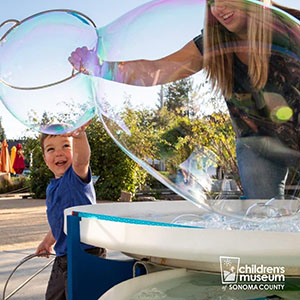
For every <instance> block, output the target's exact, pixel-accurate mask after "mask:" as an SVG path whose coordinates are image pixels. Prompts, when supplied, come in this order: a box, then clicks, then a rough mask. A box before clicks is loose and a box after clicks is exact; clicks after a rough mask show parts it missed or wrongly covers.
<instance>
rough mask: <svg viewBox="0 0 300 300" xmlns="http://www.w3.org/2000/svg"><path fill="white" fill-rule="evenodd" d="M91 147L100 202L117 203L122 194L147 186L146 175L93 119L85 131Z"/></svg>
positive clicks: (92, 165) (99, 123)
mask: <svg viewBox="0 0 300 300" xmlns="http://www.w3.org/2000/svg"><path fill="white" fill-rule="evenodd" d="M86 132H87V135H88V139H89V143H90V147H91V168H92V171H93V174H95V175H97V176H99V179H98V180H97V182H96V184H95V190H96V193H97V198H99V199H105V200H118V199H119V197H120V194H121V191H122V190H125V191H128V192H131V193H133V194H134V193H135V192H136V190H137V189H138V188H139V187H140V186H141V185H142V184H143V183H144V182H145V179H146V173H145V171H143V170H142V169H141V168H140V167H139V165H138V164H137V163H135V162H134V161H133V160H132V159H131V158H130V157H129V156H127V155H126V154H125V153H124V152H123V151H122V150H121V149H120V148H119V147H118V146H117V145H116V143H115V142H114V141H113V140H112V138H111V137H110V136H109V135H108V133H107V132H106V131H105V129H104V127H103V124H102V122H101V121H99V120H97V119H96V118H95V119H94V121H93V123H92V124H91V125H90V126H89V127H88V128H87V129H86Z"/></svg>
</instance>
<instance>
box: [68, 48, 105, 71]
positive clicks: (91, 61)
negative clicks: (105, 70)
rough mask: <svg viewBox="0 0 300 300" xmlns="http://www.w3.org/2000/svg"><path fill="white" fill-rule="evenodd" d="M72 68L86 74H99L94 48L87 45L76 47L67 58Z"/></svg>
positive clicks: (97, 58)
mask: <svg viewBox="0 0 300 300" xmlns="http://www.w3.org/2000/svg"><path fill="white" fill-rule="evenodd" d="M68 60H69V62H70V63H71V65H72V66H73V68H74V69H75V70H77V71H79V72H80V73H83V74H86V75H93V76H99V75H100V70H101V66H100V63H99V57H98V55H97V52H96V50H89V49H88V48H87V47H85V46H84V47H81V48H77V49H76V50H75V51H73V52H72V53H71V56H70V57H69V58H68Z"/></svg>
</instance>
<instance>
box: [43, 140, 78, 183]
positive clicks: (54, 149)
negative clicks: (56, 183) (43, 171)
mask: <svg viewBox="0 0 300 300" xmlns="http://www.w3.org/2000/svg"><path fill="white" fill-rule="evenodd" d="M43 155H44V160H45V163H46V164H47V166H48V168H49V169H50V170H51V171H52V172H53V173H54V175H55V178H59V177H61V176H63V175H64V173H65V172H66V170H67V169H68V168H69V167H70V166H71V164H72V159H73V156H72V138H70V137H65V136H59V135H56V136H48V137H46V139H45V140H44V153H43Z"/></svg>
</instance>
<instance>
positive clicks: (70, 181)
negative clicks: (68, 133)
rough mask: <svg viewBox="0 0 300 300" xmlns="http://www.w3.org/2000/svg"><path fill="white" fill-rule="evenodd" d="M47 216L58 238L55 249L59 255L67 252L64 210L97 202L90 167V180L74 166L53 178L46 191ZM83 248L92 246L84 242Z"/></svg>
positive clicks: (54, 234) (55, 236) (53, 232)
mask: <svg viewBox="0 0 300 300" xmlns="http://www.w3.org/2000/svg"><path fill="white" fill-rule="evenodd" d="M46 196H47V198H46V204H47V217H48V222H49V225H50V227H51V230H52V234H53V236H54V238H55V239H56V244H55V246H54V250H55V252H56V255H57V256H62V255H65V254H67V236H66V235H65V233H64V230H63V228H64V210H65V209H66V208H68V207H71V206H78V205H87V204H95V203H96V195H95V190H94V186H93V182H92V175H91V170H90V169H89V173H88V180H87V182H83V181H82V180H81V178H80V177H78V176H77V174H76V173H75V172H74V170H73V168H72V166H70V168H69V169H68V170H67V171H66V172H65V173H64V175H63V176H62V177H60V178H57V179H55V178H53V179H51V180H50V183H49V185H48V187H47V191H46ZM82 246H83V248H90V247H91V246H88V245H85V244H82Z"/></svg>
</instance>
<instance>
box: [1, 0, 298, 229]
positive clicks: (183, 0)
mask: <svg viewBox="0 0 300 300" xmlns="http://www.w3.org/2000/svg"><path fill="white" fill-rule="evenodd" d="M209 3H210V2H209ZM206 4H207V1H204V0H175V1H174V0H156V1H151V2H149V3H146V4H144V5H142V6H140V7H137V8H136V9H134V10H132V11H130V12H128V13H127V14H125V15H123V16H121V17H120V18H118V19H116V20H115V21H113V22H112V23H110V24H108V25H106V26H104V27H101V28H96V25H95V24H94V23H93V22H92V20H90V19H89V18H88V17H86V16H84V15H82V14H80V13H78V12H73V11H51V12H44V13H40V14H37V15H35V16H32V17H30V18H28V19H25V20H23V21H22V22H21V23H20V24H17V25H16V26H15V27H14V28H13V29H12V30H11V31H9V32H8V33H7V34H6V35H5V36H4V37H3V38H2V41H1V45H0V57H1V67H0V79H1V86H0V96H1V99H2V101H3V103H4V105H5V106H6V107H7V108H8V109H9V110H10V112H11V113H12V114H13V115H14V116H16V118H17V119H18V120H20V121H21V122H22V123H24V124H25V125H27V126H29V127H30V128H33V129H35V130H38V131H41V132H45V133H50V134H61V133H65V132H69V131H72V130H74V129H76V128H78V127H80V126H81V125H83V124H85V123H86V122H87V121H88V120H90V119H91V118H93V117H94V116H95V115H98V116H99V118H100V119H101V120H102V122H103V125H104V127H105V129H106V130H107V132H108V133H109V134H110V136H111V137H112V139H113V140H114V141H115V142H116V143H117V145H118V146H119V147H120V148H121V149H122V150H123V151H124V152H125V153H126V154H127V155H128V156H130V157H131V158H132V159H133V160H135V161H136V162H137V163H138V164H139V165H140V166H142V167H143V168H144V169H146V170H147V172H149V173H150V174H151V175H153V176H154V177H155V178H156V179H158V180H159V181H160V182H161V183H163V184H164V185H165V186H167V187H168V188H170V189H172V190H173V191H174V192H176V193H177V194H178V195H180V196H182V197H183V198H185V199H187V200H189V201H191V202H192V203H194V204H196V205H197V206H199V207H201V208H204V209H206V210H207V211H209V212H211V213H215V212H217V213H221V214H222V215H223V217H224V216H225V217H235V218H237V219H238V220H244V221H245V220H248V221H253V220H255V222H256V221H257V213H254V212H256V211H260V213H259V214H261V215H263V216H264V217H266V218H271V219H273V220H275V221H276V222H278V220H279V219H281V218H282V219H284V217H289V216H291V215H292V216H293V217H294V216H295V215H297V213H298V209H295V207H293V206H292V207H291V208H288V209H286V208H285V207H284V208H282V209H280V211H277V210H276V209H275V211H274V210H273V208H271V206H270V205H264V206H261V205H260V204H259V203H258V204H257V205H256V206H253V207H252V208H251V209H250V210H249V208H247V209H242V210H240V211H238V212H237V211H233V210H232V207H231V206H230V205H229V204H228V203H227V202H226V201H225V200H224V199H232V198H236V199H238V198H239V197H240V196H242V195H243V186H242V184H241V181H240V179H239V174H238V166H237V162H236V157H235V149H234V147H235V146H234V145H235V135H234V133H233V129H232V125H231V122H230V117H229V113H228V111H227V110H226V108H224V106H221V104H220V103H221V102H222V101H223V102H224V99H223V98H222V97H220V96H219V95H218V94H216V93H215V91H214V89H213V88H212V87H211V85H210V84H209V83H208V82H207V79H206V73H205V72H204V71H203V72H200V73H198V74H196V75H194V76H191V77H188V78H187V79H185V81H182V82H181V83H182V85H184V86H185V87H189V86H190V87H191V88H190V89H189V88H187V90H186V91H185V92H183V93H182V95H181V96H180V97H181V98H180V101H181V102H180V103H181V104H180V105H178V106H177V107H176V106H175V108H174V107H173V108H172V102H171V101H170V99H172V97H173V99H174V95H175V94H176V93H174V88H175V87H176V84H180V82H175V83H174V84H172V83H171V84H169V85H166V86H162V87H161V88H160V87H158V88H157V87H156V86H157V85H158V84H159V83H160V79H161V78H162V77H164V78H165V80H166V81H173V80H174V78H176V74H177V73H178V72H179V71H182V70H187V73H193V72H191V71H193V70H191V69H189V65H190V64H189V63H190V61H195V60H197V59H199V53H198V52H197V54H191V55H190V56H189V59H188V60H187V61H186V60H184V61H181V60H171V59H170V60H168V61H167V62H165V63H164V64H163V65H162V66H161V67H159V68H158V69H153V64H155V61H157V60H159V59H161V58H163V57H165V56H167V55H170V54H172V53H174V52H176V51H178V50H179V49H181V48H182V47H183V46H184V45H186V44H187V43H188V42H190V41H191V40H193V39H194V38H195V37H197V36H198V40H199V39H201V36H202V37H203V34H204V31H203V30H204V29H205V28H204V26H205V19H206V14H207V12H208V10H210V6H207V5H206ZM240 4H242V8H243V9H244V10H245V7H247V10H246V15H247V16H249V17H252V18H253V19H254V20H255V21H256V22H257V24H258V25H261V26H262V27H263V28H264V30H265V31H266V32H265V33H266V34H267V33H270V32H272V33H273V40H272V44H271V42H270V43H268V42H267V43H264V44H259V43H257V44H258V45H256V44H253V45H252V46H251V47H252V48H251V49H254V50H253V51H255V49H256V46H257V47H260V48H263V49H267V50H270V51H271V52H272V59H270V66H269V74H272V75H274V76H275V78H273V77H272V78H271V79H270V82H267V85H266V87H265V88H264V89H262V90H260V91H259V92H257V93H256V94H255V95H256V97H254V98H255V99H253V98H251V94H249V93H241V92H240V89H241V90H243V89H246V90H249V86H247V84H246V83H245V80H243V78H245V76H247V72H246V74H245V73H243V72H245V70H244V68H245V65H243V64H242V63H239V64H237V65H236V69H235V71H238V72H239V74H240V76H238V78H236V79H235V80H236V81H235V82H234V84H235V89H236V92H237V93H235V95H234V97H233V98H232V102H229V103H228V105H229V106H230V105H232V104H234V105H236V107H237V109H236V111H232V110H231V111H230V114H231V115H232V114H233V113H234V114H235V117H236V121H238V122H244V123H243V124H244V125H245V124H252V125H249V126H250V127H251V126H253V123H254V125H255V126H257V127H259V128H263V130H264V131H265V132H264V134H265V135H266V136H268V137H270V138H269V139H264V143H261V138H262V136H259V135H258V136H257V135H255V134H254V135H250V136H246V137H245V138H243V139H240V140H243V142H244V144H245V145H246V147H250V148H252V149H254V151H255V152H257V153H259V155H260V156H262V157H264V156H266V157H271V158H272V160H273V161H277V162H278V164H282V165H286V166H288V167H289V168H290V169H294V170H293V171H291V172H290V173H289V178H288V181H287V183H286V185H287V186H293V188H294V191H292V192H289V193H290V194H291V198H292V200H293V199H295V196H297V195H298V194H297V191H298V181H299V178H298V177H299V173H298V171H297V166H298V162H299V160H300V154H299V153H300V152H299V149H298V140H297V137H295V132H296V131H295V130H293V126H294V125H295V124H294V123H295V118H296V115H297V113H296V112H298V109H299V108H298V106H297V103H298V97H299V94H300V92H299V90H300V88H299V86H298V78H299V72H298V71H299V53H300V51H299V50H300V48H299V45H300V43H299V21H298V20H296V19H295V18H294V17H292V16H291V15H289V14H287V13H285V12H283V11H281V10H280V9H278V8H275V7H264V6H263V4H262V2H259V1H231V4H230V5H231V6H232V8H233V9H236V8H239V9H240V8H241V7H240V6H238V5H240ZM244 4H246V5H244ZM261 9H263V10H264V11H265V12H266V13H267V14H269V15H271V16H272V17H273V21H274V20H276V22H271V21H270V20H269V19H268V18H265V19H261V18H260V16H261V15H259V14H258V13H257V11H260V10H261ZM262 22H264V23H262ZM209 28H210V27H209ZM211 29H213V24H212V25H211ZM246 46H248V45H246V44H245V43H244V42H238V41H231V42H230V41H224V42H223V44H222V47H223V48H224V51H225V52H226V53H227V54H228V55H233V53H234V52H236V51H237V50H238V52H243V51H244V49H245V47H246ZM76 49H79V50H76ZM84 49H86V50H84ZM74 51H77V54H80V53H79V52H80V51H81V54H80V55H82V57H81V58H80V57H79V60H78V57H77V60H75V61H74V67H75V69H77V70H74V69H73V66H72V65H71V64H70V62H69V58H70V56H71V54H72V53H74ZM206 51H207V52H208V53H209V55H208V56H210V55H211V56H213V55H214V53H218V51H219V50H218V49H217V48H216V47H215V46H211V47H210V48H208V49H206ZM251 51H252V50H251ZM80 59H82V60H80ZM126 61H132V63H128V64H126ZM110 62H116V63H114V64H113V65H110ZM145 62H148V63H147V64H146V65H145V64H144V63H145ZM133 64H134V65H135V67H132V68H131V66H133ZM126 68H129V69H126ZM78 70H79V71H80V72H78ZM128 70H129V71H128ZM165 70H167V72H166V71H165ZM88 74H90V75H88ZM275 80H276V86H275V87H274V86H273V85H271V84H272V83H273V81H275ZM250 90H251V89H250ZM249 95H250V96H249ZM282 95H284V97H283V96H282ZM175 99H177V98H176V97H175ZM168 101H169V102H168ZM177 101H178V99H177ZM211 104H212V105H211ZM244 104H246V106H245V105H244ZM253 107H256V108H258V111H257V112H256V111H255V112H253ZM172 119H174V120H177V121H176V122H177V123H176V122H174V123H172V122H171V121H170V120H172ZM251 122H252V123H251ZM255 126H254V127H255ZM251 128H252V127H251ZM253 130H255V129H253ZM273 137H274V138H273ZM266 176H270V177H271V176H273V174H272V172H271V171H270V173H269V174H268V175H266ZM274 196H275V197H276V195H274ZM288 197H289V196H288V195H287V196H286V199H287V200H288ZM270 198H271V197H269V199H270ZM287 202H290V201H287ZM256 223H257V222H256ZM258 223H260V221H258Z"/></svg>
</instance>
